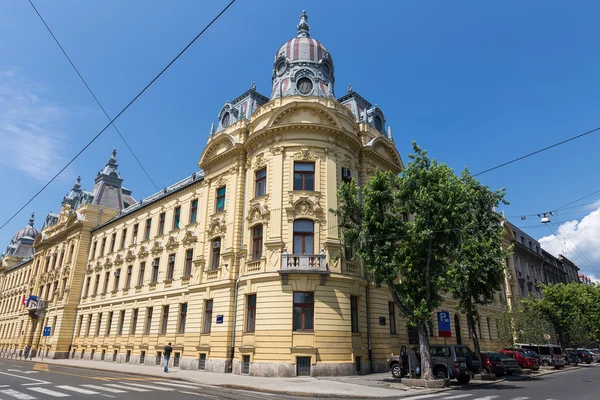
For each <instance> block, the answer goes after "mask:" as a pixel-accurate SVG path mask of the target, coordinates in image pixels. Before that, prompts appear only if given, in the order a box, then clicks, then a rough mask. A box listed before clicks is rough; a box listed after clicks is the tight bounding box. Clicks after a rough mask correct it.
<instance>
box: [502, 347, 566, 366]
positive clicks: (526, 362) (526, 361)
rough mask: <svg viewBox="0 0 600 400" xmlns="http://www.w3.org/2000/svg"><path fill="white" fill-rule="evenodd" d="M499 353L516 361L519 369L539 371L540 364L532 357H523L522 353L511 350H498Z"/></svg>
mask: <svg viewBox="0 0 600 400" xmlns="http://www.w3.org/2000/svg"><path fill="white" fill-rule="evenodd" d="M500 352H501V353H503V354H504V355H506V356H509V357H512V358H514V359H515V360H517V363H518V364H519V367H521V368H522V369H530V370H532V371H537V370H538V369H540V364H539V363H538V361H537V360H536V359H535V358H533V357H529V356H527V355H525V353H523V352H520V351H517V350H513V349H504V350H500ZM563 363H564V361H563Z"/></svg>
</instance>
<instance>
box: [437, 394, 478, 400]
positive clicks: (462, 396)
mask: <svg viewBox="0 0 600 400" xmlns="http://www.w3.org/2000/svg"><path fill="white" fill-rule="evenodd" d="M471 396H473V395H472V394H457V395H456V396H448V397H442V398H441V399H440V400H450V399H462V398H464V397H471Z"/></svg>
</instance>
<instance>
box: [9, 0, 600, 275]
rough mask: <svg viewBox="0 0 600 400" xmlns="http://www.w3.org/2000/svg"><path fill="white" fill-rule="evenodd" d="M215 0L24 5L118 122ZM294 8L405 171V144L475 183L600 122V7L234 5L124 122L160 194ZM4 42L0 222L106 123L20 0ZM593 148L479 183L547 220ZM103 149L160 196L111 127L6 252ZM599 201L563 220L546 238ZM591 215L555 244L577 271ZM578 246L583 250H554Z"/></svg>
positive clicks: (38, 205)
mask: <svg viewBox="0 0 600 400" xmlns="http://www.w3.org/2000/svg"><path fill="white" fill-rule="evenodd" d="M226 3H227V1H225V0H223V1H216V0H215V1H210V2H207V1H203V2H199V1H184V0H178V1H170V2H167V1H149V0H146V1H133V0H130V1H126V2H122V1H116V0H111V1H104V2H81V1H74V0H72V1H66V0H63V1H60V2H50V1H48V0H37V1H35V4H36V5H37V7H38V9H39V10H40V12H41V13H42V15H44V17H45V18H46V20H47V22H48V24H49V25H50V26H51V28H52V29H53V30H54V32H55V34H56V35H57V37H58V38H59V40H60V41H61V42H62V44H63V46H64V47H65V48H66V50H67V52H68V53H69V54H70V56H71V58H72V59H73V61H74V62H75V64H76V65H77V66H78V68H79V69H80V71H81V73H82V74H83V75H84V77H86V79H87V81H88V83H89V84H90V86H91V87H92V89H93V90H94V91H95V92H96V95H97V96H98V97H99V99H100V100H101V102H102V103H103V105H104V107H105V108H106V109H107V111H108V112H109V114H111V115H115V114H116V113H117V112H118V111H120V109H121V108H122V107H124V106H125V105H126V104H127V103H128V102H129V101H130V100H131V98H132V97H133V96H134V95H135V94H137V92H138V91H139V90H140V89H141V88H143V87H144V86H145V85H146V84H147V82H149V81H150V79H152V78H153V77H154V76H155V74H156V73H157V72H158V71H160V70H161V69H162V68H163V67H164V66H165V65H166V64H167V63H168V62H169V61H170V60H171V58H172V57H173V56H174V55H176V54H177V53H178V52H179V51H180V49H182V48H183V46H185V45H186V44H187V43H188V41H189V40H190V39H191V38H193V37H194V36H195V35H196V34H197V33H198V32H199V31H200V30H201V29H202V28H203V27H204V26H205V25H206V23H207V22H208V21H210V20H211V19H212V18H213V16H214V15H216V14H217V13H218V12H219V11H220V10H221V9H222V8H223V7H224V5H225V4H226ZM302 9H306V10H307V13H308V16H309V21H308V22H309V24H310V25H311V34H312V37H314V38H316V39H319V40H320V41H321V42H323V43H324V44H325V46H326V47H327V48H328V49H329V51H330V52H331V54H332V57H333V60H334V64H335V68H336V86H335V90H336V95H338V96H340V95H342V94H343V93H345V92H346V87H347V85H348V84H352V86H353V88H354V90H356V91H357V92H359V93H360V94H361V95H362V96H363V97H365V98H367V99H368V100H369V101H371V102H372V103H374V104H378V105H379V106H380V107H381V108H382V109H383V111H384V113H385V115H386V119H387V123H388V125H391V127H392V130H393V133H394V138H395V142H396V145H397V147H398V149H399V151H400V153H401V154H402V156H403V157H404V159H405V161H407V154H408V153H409V152H410V149H411V147H410V143H411V141H412V140H416V141H417V142H418V143H419V145H421V147H423V148H426V149H428V150H429V151H430V154H431V155H432V156H433V157H436V158H437V159H439V160H440V161H445V162H447V163H448V164H450V165H451V166H452V167H453V168H455V170H456V171H457V172H458V171H459V170H460V169H462V168H464V167H465V166H468V167H469V168H470V169H471V171H472V172H479V171H481V170H484V169H486V168H488V167H491V166H494V165H496V164H499V163H501V162H504V161H507V160H509V159H512V158H514V157H517V156H520V155H522V154H525V153H527V152H529V151H532V150H535V149H538V148H540V147H543V146H545V145H548V144H551V143H554V142H557V141H560V140H562V139H564V138H566V137H570V136H573V135H575V134H578V133H581V132H584V131H586V130H589V129H593V128H596V127H598V126H600V118H598V110H600V98H599V97H598V96H597V90H596V89H597V88H598V86H599V84H600V75H599V74H598V73H597V65H598V63H599V61H600V52H599V51H598V44H597V43H598V40H597V38H598V28H597V21H596V16H597V15H598V13H599V12H600V4H599V3H598V2H594V1H578V2H576V3H568V4H567V3H565V2H559V1H528V2H522V1H503V2H482V1H475V0H473V1H452V2H450V1H417V0H414V1H394V2H392V1H377V0H372V1H369V2H368V3H365V2H353V1H348V0H347V1H311V0H305V1H285V2H284V1H277V0H272V1H267V0H261V1H248V0H238V2H237V3H236V4H235V5H234V6H233V7H232V8H231V9H230V10H229V11H228V12H227V13H226V14H225V15H224V16H223V17H222V18H221V19H220V20H219V21H218V22H217V23H216V24H215V25H214V26H213V27H211V28H210V29H209V30H208V31H207V32H206V34H204V35H203V36H202V37H201V38H200V39H199V40H198V41H197V42H196V44H194V46H193V47H192V48H191V49H190V50H189V51H188V52H187V53H186V54H185V55H184V56H183V57H182V58H180V59H179V60H178V61H177V63H176V64H175V65H173V67H172V68H171V69H170V70H169V71H168V72H167V73H166V74H165V75H163V77H162V78H161V79H160V80H159V81H157V83H156V84H155V85H154V86H153V87H152V88H151V89H150V90H149V91H148V92H147V93H146V94H145V95H144V96H143V97H142V98H140V99H139V100H138V101H137V102H136V103H135V104H134V105H133V106H132V107H131V108H130V109H129V110H128V111H127V112H126V113H125V114H123V116H122V117H121V118H120V119H119V120H118V121H117V126H118V127H119V129H120V130H121V132H122V133H123V135H124V136H125V137H126V138H127V140H128V141H129V143H130V144H131V146H132V147H133V149H134V150H135V152H136V153H137V155H138V157H139V158H140V159H141V161H142V163H143V164H144V166H145V167H146V169H147V170H148V172H149V173H150V175H151V176H152V178H153V179H154V180H155V181H156V183H157V184H158V186H159V188H162V187H164V186H166V185H169V184H171V183H173V182H175V181H177V180H179V179H180V178H182V177H184V176H186V175H188V174H190V173H191V172H193V171H195V170H196V169H197V166H196V163H197V161H198V158H199V156H200V153H201V152H202V149H203V148H204V145H205V143H206V139H207V135H208V132H209V130H210V125H211V123H212V122H213V121H215V120H216V116H217V113H218V112H219V110H220V108H221V106H222V105H223V103H224V102H225V101H226V100H232V99H233V98H235V97H236V96H237V95H239V94H241V93H242V92H244V91H245V90H246V89H247V88H249V87H250V85H251V84H252V82H253V81H254V82H256V84H257V88H258V90H259V91H260V92H262V93H263V94H268V93H269V91H270V79H271V70H272V62H273V55H274V53H275V51H276V50H277V49H278V48H279V46H280V45H281V44H282V43H283V42H285V41H286V40H288V39H290V38H291V37H293V36H294V35H295V31H296V28H295V26H296V24H297V23H298V18H299V15H300V12H301V10H302ZM0 37H2V38H3V40H1V41H0V54H1V55H2V56H1V57H0V141H1V142H2V150H3V151H2V158H1V159H0V185H1V187H2V188H3V191H2V207H1V209H0V217H1V219H2V222H3V221H5V220H6V219H7V218H8V217H9V216H10V215H12V213H13V212H14V211H15V210H16V209H18V208H19V207H20V206H21V205H22V204H23V202H24V201H26V200H27V199H28V198H29V197H30V196H31V195H32V194H33V193H35V192H36V191H37V190H38V189H39V188H40V187H41V186H42V185H43V183H44V182H45V179H47V178H48V177H49V176H50V175H52V174H53V173H54V172H55V171H57V170H58V169H59V168H60V166H61V165H62V164H63V163H64V162H65V160H68V159H69V158H70V157H71V156H72V155H74V154H75V153H76V152H77V151H78V150H79V149H80V148H81V147H82V146H83V145H84V144H85V143H86V142H87V141H88V140H89V139H90V138H91V137H92V136H93V135H95V134H96V133H97V132H98V131H99V130H100V129H101V128H102V127H103V126H104V125H105V124H106V120H105V117H104V115H103V114H102V113H101V111H100V110H99V109H98V107H97V105H96V104H95V103H94V101H93V99H92V98H91V96H90V95H89V93H88V92H87V91H86V89H85V87H84V86H83V85H82V83H81V82H80V81H79V79H78V78H77V76H76V75H75V73H74V72H73V70H72V69H71V67H70V66H69V65H68V64H67V61H66V60H65V59H64V57H63V55H62V54H61V53H60V51H59V49H58V48H57V46H56V45H55V44H54V42H53V41H52V39H51V37H50V36H49V35H48V33H47V32H46V30H45V28H44V27H43V25H42V24H41V22H40V21H39V20H38V18H37V16H36V15H35V13H34V12H33V10H32V9H31V7H30V6H29V4H28V3H27V2H26V1H13V2H5V3H4V4H3V5H2V12H0ZM599 145H600V133H596V134H593V135H590V136H588V137H585V138H583V139H580V140H578V141H574V142H572V143H569V144H566V145H564V146H561V147H559V148H556V149H553V150H550V151H548V152H546V153H544V154H541V155H538V156H535V157H532V158H530V159H527V160H524V161H522V162H519V163H517V164H514V165H511V166H508V167H505V168H502V169H499V170H496V171H493V172H490V173H488V174H485V175H482V176H481V180H482V181H483V182H484V183H486V184H488V185H490V186H491V187H492V188H500V187H506V188H507V199H508V200H509V201H510V202H511V205H510V206H509V207H506V214H507V215H509V216H519V215H522V214H532V213H537V212H543V211H546V210H550V209H555V208H557V207H560V206H562V205H563V204H566V203H568V202H570V201H572V200H575V199H577V198H578V197H581V196H584V195H586V194H588V193H590V192H592V191H594V190H597V189H600V182H598V179H597V171H598V167H597V159H596V156H597V149H598V147H599ZM113 147H116V148H117V150H118V158H119V164H120V167H119V168H120V170H121V173H122V176H123V177H124V178H125V185H126V186H127V187H129V188H131V189H132V190H133V193H134V196H135V197H136V198H138V199H139V198H142V197H145V196H147V195H149V194H151V193H152V192H154V191H155V190H154V188H153V186H152V185H151V183H150V182H149V180H148V179H147V178H146V176H145V175H144V174H143V172H142V171H141V169H140V168H139V166H138V165H137V164H136V163H135V160H134V159H133V157H132V156H131V155H130V154H129V153H128V151H127V150H126V149H125V146H124V145H123V143H122V142H121V141H120V139H119V138H118V136H117V134H116V133H115V132H114V131H113V130H112V129H109V130H107V131H106V132H105V134H104V135H103V136H102V137H101V138H100V139H99V140H98V141H96V143H94V144H93V145H92V147H91V148H90V149H88V150H87V151H86V152H85V153H84V154H83V155H82V156H81V157H80V158H79V159H78V160H77V161H76V162H75V163H74V164H73V165H72V166H71V167H70V168H69V169H68V170H67V171H65V173H64V174H63V176H61V178H59V179H58V180H57V181H55V182H54V183H53V184H52V185H51V186H50V187H49V188H48V189H47V190H46V191H45V192H44V193H43V194H42V195H40V196H39V197H38V198H37V199H36V200H35V201H34V203H32V204H31V205H30V206H29V207H27V209H26V210H24V211H23V213H22V214H20V215H19V216H18V217H17V218H15V220H13V222H11V223H10V224H9V225H8V226H7V227H5V228H4V229H3V230H1V231H0V244H2V246H4V245H5V243H7V242H8V241H9V240H10V237H11V236H12V234H13V233H14V231H16V230H17V229H18V228H20V227H22V226H24V225H25V224H26V222H27V219H28V218H29V214H30V213H31V212H32V211H35V213H36V215H37V218H36V221H37V223H36V226H37V227H39V226H40V225H41V222H42V219H43V218H44V216H45V215H46V213H47V212H49V211H58V210H59V208H60V201H61V199H62V196H63V195H64V194H65V193H66V192H67V191H68V190H69V189H70V188H71V186H72V183H73V182H74V180H75V178H76V177H77V175H82V179H83V186H84V187H85V188H86V189H91V187H92V186H93V178H94V176H95V174H96V171H97V170H98V169H100V168H101V167H102V166H103V165H104V163H105V162H106V160H107V159H108V157H109V155H110V152H111V150H112V148H113ZM599 198H600V195H596V196H595V197H594V196H592V197H590V198H588V199H586V200H585V201H582V203H589V202H591V201H594V200H597V199H599ZM597 208H598V207H596V206H589V207H579V208H575V209H569V210H564V213H560V214H559V215H558V216H557V218H558V219H557V220H556V224H557V225H555V226H553V227H550V228H551V229H554V228H555V227H557V226H558V224H559V223H563V222H565V221H567V220H577V221H579V220H580V219H581V218H582V217H584V216H585V215H588V214H590V213H592V214H593V212H594V210H595V209H597ZM588 218H590V219H588V220H587V221H588V223H587V225H586V226H584V227H581V226H579V222H578V223H577V224H576V225H575V228H574V229H573V230H572V231H569V232H568V233H567V231H565V232H564V235H561V236H559V238H560V239H559V240H558V241H557V243H558V242H562V244H561V246H563V247H565V246H566V249H565V250H566V252H567V255H568V256H570V257H572V258H575V259H577V257H580V258H581V263H580V265H581V266H582V267H583V264H585V265H587V267H586V268H587V270H586V268H583V269H584V272H586V273H588V274H596V276H600V268H599V267H598V266H600V250H597V249H598V248H600V246H599V243H598V242H597V241H598V240H599V239H598V237H600V214H599V215H596V214H593V215H590V216H589V217H588ZM594 218H597V220H598V222H594V221H595V220H594ZM512 221H513V222H515V223H516V224H517V225H519V226H525V227H528V228H527V229H526V231H527V232H529V233H530V234H531V235H532V236H534V237H536V238H540V237H542V236H547V235H549V234H550V233H551V232H550V231H549V230H548V227H545V226H542V225H540V224H538V220H537V218H528V219H527V220H526V221H521V220H520V219H519V218H513V219H512ZM588 225H589V227H588ZM586 227H587V228H586ZM584 228H585V229H584ZM563 236H565V237H563ZM566 236H568V237H569V239H566ZM576 236H577V238H576ZM594 236H595V237H594ZM578 238H579V239H578ZM563 239H564V240H563ZM548 240H549V241H551V240H553V238H552V237H550V238H549V239H548ZM594 240H596V241H594ZM549 241H547V243H549V246H551V244H550V242H549ZM571 241H572V242H576V243H577V244H576V245H571V244H569V243H567V244H566V245H565V242H571ZM554 245H555V246H556V245H557V244H556V243H555V244H554ZM595 249H596V250H595ZM577 250H579V251H577ZM594 251H596V252H597V254H596V253H594ZM580 252H581V253H584V256H580V255H579V256H578V255H577V254H578V253H580Z"/></svg>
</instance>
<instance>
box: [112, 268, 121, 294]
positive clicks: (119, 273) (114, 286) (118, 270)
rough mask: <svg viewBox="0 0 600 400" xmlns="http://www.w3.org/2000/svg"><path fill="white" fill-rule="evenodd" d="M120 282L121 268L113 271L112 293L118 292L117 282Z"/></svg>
mask: <svg viewBox="0 0 600 400" xmlns="http://www.w3.org/2000/svg"><path fill="white" fill-rule="evenodd" d="M120 280H121V268H119V269H117V270H116V271H115V281H114V284H113V292H116V291H117V290H119V281H120Z"/></svg>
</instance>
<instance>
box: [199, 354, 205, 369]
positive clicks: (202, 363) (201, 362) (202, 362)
mask: <svg viewBox="0 0 600 400" xmlns="http://www.w3.org/2000/svg"><path fill="white" fill-rule="evenodd" d="M205 368H206V354H200V358H198V369H199V370H204V369H205Z"/></svg>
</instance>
